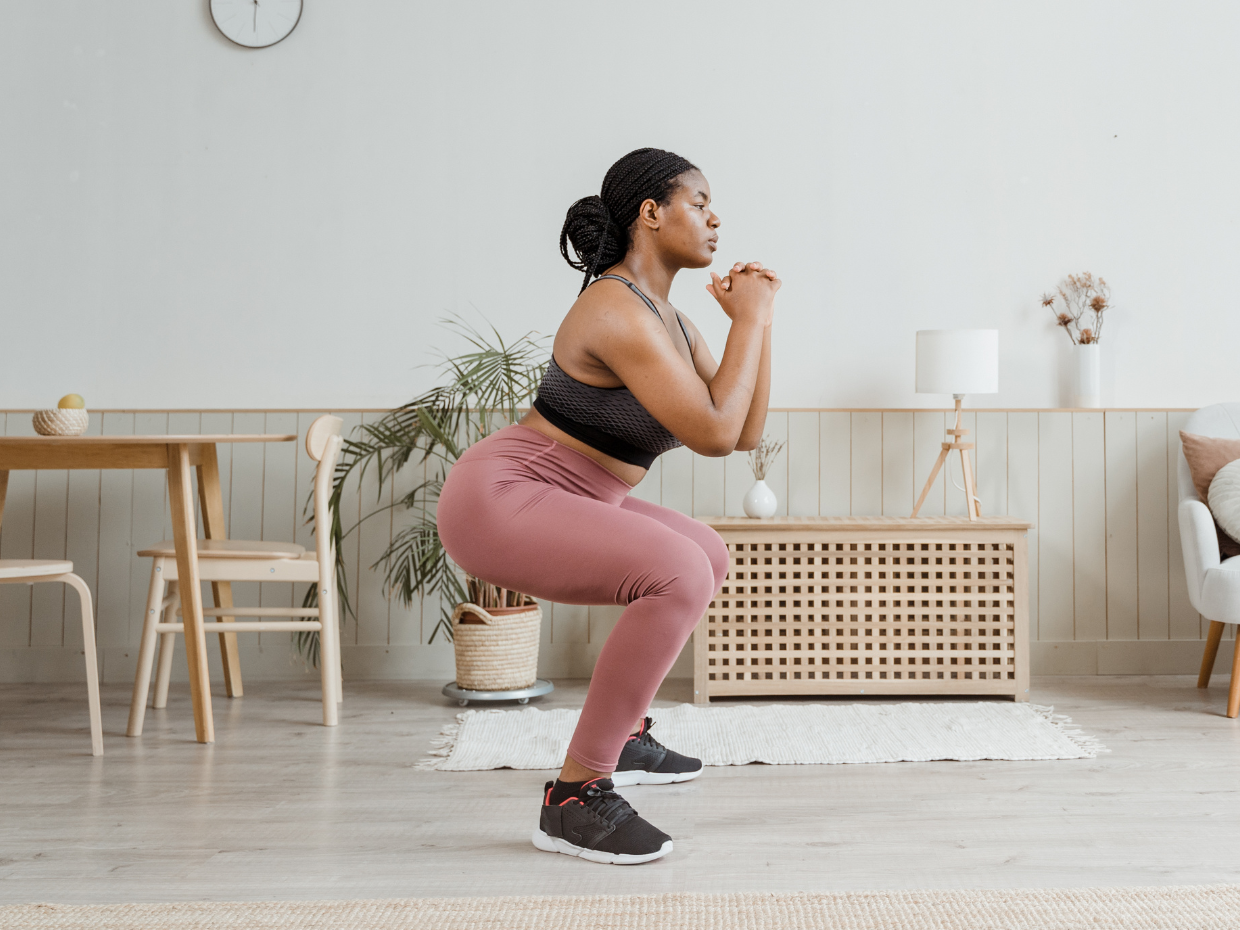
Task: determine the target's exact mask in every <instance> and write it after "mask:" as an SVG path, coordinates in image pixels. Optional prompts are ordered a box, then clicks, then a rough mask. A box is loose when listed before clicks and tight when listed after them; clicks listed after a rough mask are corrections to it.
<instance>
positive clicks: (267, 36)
mask: <svg viewBox="0 0 1240 930" xmlns="http://www.w3.org/2000/svg"><path fill="white" fill-rule="evenodd" d="M211 18H212V19H213V20H215V25H216V27H217V28H218V29H219V30H220V32H222V33H223V34H224V37H225V38H226V39H228V40H229V41H230V42H235V43H237V44H238V45H242V46H245V47H246V48H266V47H267V46H269V45H275V44H276V43H277V42H279V41H280V40H281V39H283V38H284V37H285V36H287V35H288V34H289V33H290V32H292V31H293V27H294V26H296V25H297V22H298V20H300V19H301V0H211Z"/></svg>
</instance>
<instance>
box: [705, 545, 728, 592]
mask: <svg viewBox="0 0 1240 930" xmlns="http://www.w3.org/2000/svg"><path fill="white" fill-rule="evenodd" d="M704 551H705V552H706V557H707V558H708V559H710V568H711V572H712V574H713V575H714V578H715V587H714V590H713V591H711V594H712V595H713V594H714V593H715V592H716V591H718V590H719V589H720V588H721V587H722V586H723V581H724V579H725V578H727V577H728V544H727V543H725V542H724V541H723V537H722V536H720V535H719V534H718V533H716V532H714V531H713V530H712V531H711V534H710V539H709V541H708V542H707V544H706V546H705V549H704Z"/></svg>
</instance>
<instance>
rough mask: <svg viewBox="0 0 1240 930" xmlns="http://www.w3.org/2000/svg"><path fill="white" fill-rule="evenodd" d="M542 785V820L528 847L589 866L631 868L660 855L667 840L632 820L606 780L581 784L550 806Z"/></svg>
mask: <svg viewBox="0 0 1240 930" xmlns="http://www.w3.org/2000/svg"><path fill="white" fill-rule="evenodd" d="M554 786H555V782H550V781H549V782H547V787H546V788H545V789H544V793H543V808H542V818H541V821H540V823H539V827H538V829H536V830H535V831H534V836H533V840H534V845H535V846H537V847H538V848H539V849H541V850H543V851H544V852H556V853H564V854H565V855H567V856H577V857H578V858H581V859H588V860H589V861H591V862H606V863H608V864H610V865H636V864H637V863H639V862H649V861H650V860H652V859H658V858H660V857H662V856H666V855H667V854H668V853H670V852H671V851H672V838H671V837H670V836H668V835H667V834H666V833H664V832H663V831H662V830H659V829H657V828H655V827H654V826H652V825H651V824H649V823H648V822H646V821H645V820H643V819H642V818H641V817H638V816H637V811H635V810H633V808H632V807H630V806H629V802H628V801H626V800H625V799H624V798H622V797H620V795H618V794H616V792H614V791H613V790H612V783H611V780H610V779H607V778H596V779H594V780H593V781H588V782H586V783H585V784H583V785H582V786H581V793H580V794H579V796H578V797H574V798H569V799H568V800H567V801H564V802H563V803H561V804H552V803H551V789H552V788H553V787H554Z"/></svg>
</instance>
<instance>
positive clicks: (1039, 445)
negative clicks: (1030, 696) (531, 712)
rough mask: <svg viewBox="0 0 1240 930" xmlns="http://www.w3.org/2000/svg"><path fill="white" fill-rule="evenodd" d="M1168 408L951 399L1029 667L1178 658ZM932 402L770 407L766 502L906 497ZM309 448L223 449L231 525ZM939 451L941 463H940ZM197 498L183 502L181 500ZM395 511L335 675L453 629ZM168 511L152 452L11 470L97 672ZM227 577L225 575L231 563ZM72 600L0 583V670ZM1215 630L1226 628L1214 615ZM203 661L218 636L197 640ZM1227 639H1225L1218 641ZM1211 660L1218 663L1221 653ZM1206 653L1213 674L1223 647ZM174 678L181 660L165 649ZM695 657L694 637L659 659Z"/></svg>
mask: <svg viewBox="0 0 1240 930" xmlns="http://www.w3.org/2000/svg"><path fill="white" fill-rule="evenodd" d="M328 412H334V413H337V414H338V415H340V416H341V417H343V418H344V421H345V424H344V434H345V435H346V436H347V435H348V434H349V432H350V431H351V430H352V429H353V428H355V427H356V426H358V425H360V424H361V423H363V422H370V421H373V420H376V419H378V418H379V416H381V412H379V411H358V410H352V411H348V410H346V411H321V410H313V411H310V410H306V411H298V410H279V411H111V410H105V411H91V414H90V427H89V429H88V434H92V435H127V434H129V435H132V434H150V433H174V434H186V433H297V434H298V435H302V436H304V435H305V432H306V429H307V428H308V427H309V425H310V423H311V422H313V420H314V419H315V418H316V417H317V416H319V415H320V414H322V413H328ZM1189 412H1190V411H1187V410H1118V409H1117V410H1105V411H1103V410H970V411H966V412H965V415H964V419H963V425H964V426H965V427H966V428H968V429H970V430H971V431H972V432H971V434H970V435H971V436H973V437H975V439H976V443H977V449H976V450H975V452H974V456H975V460H974V461H975V466H976V481H977V487H978V494H979V496H980V498H981V501H982V513H983V515H1005V516H1011V517H1015V518H1018V519H1021V520H1027V521H1029V522H1030V523H1032V524H1033V528H1032V529H1031V530H1030V531H1029V534H1028V547H1029V591H1028V593H1029V598H1028V604H1029V640H1030V642H1029V647H1030V648H1029V657H1030V665H1031V669H1032V672H1033V673H1034V674H1119V673H1134V674H1148V673H1182V674H1195V673H1196V670H1197V666H1198V665H1199V663H1200V661H1201V655H1202V649H1203V636H1204V631H1203V623H1202V621H1201V618H1200V616H1198V614H1197V612H1196V611H1194V610H1193V609H1192V607H1191V605H1190V604H1189V602H1188V597H1187V593H1186V589H1185V582H1184V569H1183V562H1182V560H1181V556H1180V543H1179V528H1178V523H1177V519H1176V503H1177V494H1176V489H1175V466H1176V460H1177V457H1178V456H1179V454H1180V452H1179V437H1178V432H1179V429H1180V427H1181V425H1182V424H1183V422H1184V421H1185V420H1186V419H1187V416H1188V414H1189ZM31 413H32V411H7V412H0V434H4V435H32V434H33V428H32V426H31ZM948 413H949V412H948V411H946V410H825V409H824V410H804V409H798V410H790V409H775V410H772V411H771V412H770V414H769V416H768V418H767V426H766V432H767V434H768V435H769V436H771V437H772V438H774V439H776V440H784V441H786V442H787V446H786V448H785V449H784V451H783V452H782V453H781V455H780V456H779V458H778V459H777V460H776V462H775V465H774V468H773V469H772V471H771V473H770V474H768V476H767V479H766V481H767V484H768V485H769V486H770V487H771V488H772V489H773V490H774V491H775V494H776V495H777V497H778V499H779V506H780V510H779V512H778V513H779V515H784V516H788V515H791V516H849V515H858V516H869V515H887V516H897V517H906V516H908V515H909V514H910V513H912V510H913V504H914V501H915V499H916V495H917V494H918V492H919V491H920V488H921V482H922V481H924V480H925V478H926V476H927V475H928V474H929V473H930V467H931V465H932V463H933V462H934V460H935V458H936V456H938V454H939V451H940V443H941V442H942V436H943V431H944V429H945V428H946V427H947V425H948V424H947V422H946V419H947V416H948ZM313 464H314V463H313V462H311V461H310V459H309V457H308V456H307V455H306V454H305V452H304V451H303V450H302V449H301V444H300V443H286V444H283V445H278V446H263V445H258V444H256V445H248V446H237V447H235V448H230V449H224V448H221V449H220V478H221V490H222V494H223V498H224V501H223V505H224V512H225V515H226V517H227V520H228V531H229V535H230V536H233V537H235V538H245V539H270V540H280V541H286V542H287V541H294V542H297V543H300V544H301V545H303V546H306V547H307V548H310V547H312V546H313V540H312V538H311V531H310V526H309V524H308V523H307V522H306V520H307V517H308V516H309V512H308V511H307V510H306V509H305V504H306V501H307V500H308V498H309V494H310V486H311V482H312V480H313V475H314V468H313ZM945 471H948V470H945ZM414 472H415V470H413V469H411V470H410V473H409V474H407V475H402V476H401V483H398V484H397V486H396V487H394V488H387V489H385V490H384V493H383V495H382V496H381V497H380V496H379V495H377V493H376V488H375V486H374V484H373V482H372V481H371V479H370V478H369V477H368V478H367V483H366V485H365V486H363V487H362V488H361V489H360V490H359V489H356V488H352V489H350V490H349V493H348V495H347V496H346V498H345V500H344V502H343V506H344V508H345V511H346V512H345V514H344V518H345V523H346V525H348V524H351V523H352V522H355V521H356V520H357V519H358V518H360V517H361V516H363V515H365V514H370V513H373V512H376V511H381V510H382V508H383V507H384V506H385V505H388V504H390V503H392V501H393V494H394V493H395V494H400V493H402V491H403V490H405V489H407V488H409V487H412V486H413V484H414V483H416V482H417V481H419V480H421V477H422V476H421V474H420V473H414ZM953 482H954V483H957V484H958V483H960V475H959V463H958V462H957V463H954V464H953V465H952V466H951V468H950V470H949V474H948V475H946V476H945V475H944V474H942V473H941V474H940V475H939V476H938V478H937V479H936V482H935V484H934V486H933V487H932V488H931V491H930V494H929V496H928V498H927V501H926V503H925V504H924V505H923V506H922V510H921V515H923V516H934V515H940V516H941V515H963V514H964V513H965V501H964V495H963V493H962V492H961V491H959V490H957V489H956V488H955V487H953V486H952V484H953ZM752 483H753V476H752V474H751V473H750V471H749V466H748V461H747V456H746V455H745V454H743V453H736V454H733V455H730V456H728V457H726V458H706V457H703V456H699V455H695V454H694V453H692V452H690V451H689V450H687V449H683V448H681V449H676V450H674V451H672V452H670V453H667V454H666V455H663V456H662V457H661V458H660V459H659V460H657V461H656V462H655V464H654V467H653V468H652V469H651V471H650V473H649V474H648V475H647V476H646V478H645V480H643V481H642V483H641V484H640V485H638V487H637V488H636V489H635V490H634V492H633V493H634V495H635V496H637V497H640V498H643V499H645V500H650V501H653V502H655V503H659V504H662V505H663V506H666V507H671V508H673V509H676V510H679V511H682V512H684V513H687V514H691V515H694V516H698V517H705V516H711V515H717V514H722V515H725V516H742V515H743V512H742V510H741V498H742V496H743V495H744V493H745V491H747V490H748V489H749V487H750V485H751V484H752ZM199 520H201V517H199ZM401 525H402V524H401V517H400V515H399V514H395V513H393V512H391V511H382V512H381V513H379V515H377V516H374V517H372V518H371V519H368V520H366V521H365V522H363V523H362V524H361V526H360V528H359V529H358V530H357V531H355V532H353V533H352V534H350V535H349V537H348V538H347V539H346V540H345V548H344V555H345V558H346V561H347V563H348V566H349V572H350V582H351V586H352V593H353V602H354V607H355V609H356V616H349V617H348V618H347V619H346V621H345V627H344V630H343V634H342V639H343V643H342V652H343V660H344V673H345V677H346V679H347V678H355V679H358V678H371V679H384V678H387V679H418V678H432V679H442V680H443V681H449V680H451V678H452V676H453V672H454V669H453V660H452V647H451V645H450V644H448V643H446V642H444V641H443V639H442V637H441V636H440V637H436V638H435V640H434V642H431V641H430V639H431V634H432V631H433V629H434V627H435V623H436V620H437V619H438V617H439V614H440V609H441V605H440V604H439V603H438V602H437V601H434V600H432V599H429V598H428V599H425V600H424V601H422V602H420V603H415V604H414V605H412V606H411V607H405V606H404V605H402V604H400V603H399V602H395V601H389V600H388V599H387V598H386V597H385V596H384V591H383V586H382V578H381V577H380V576H379V574H378V573H376V572H373V571H371V570H370V568H369V566H370V565H372V564H373V563H374V562H375V560H376V558H377V557H378V555H379V553H381V552H382V551H383V548H384V547H385V546H386V545H387V543H388V540H389V539H391V537H392V534H393V533H394V532H397V531H399V529H400V527H401ZM170 533H171V526H170V520H169V511H168V501H167V487H166V481H165V480H164V476H163V475H162V474H160V473H157V472H149V471H38V472H13V473H12V474H11V476H10V479H9V488H8V499H7V504H6V507H5V514H4V523H3V526H2V527H0V558H6V559H7V558H18V559H21V558H25V559H29V558H45V559H49V558H50V559H70V560H72V561H73V563H74V565H75V567H76V569H77V571H78V573H79V574H81V575H82V577H84V578H85V579H86V581H87V583H88V584H89V585H90V587H91V589H92V590H93V591H94V592H95V595H96V601H97V612H98V644H99V653H100V661H101V663H102V675H103V680H104V681H105V682H131V681H132V680H133V673H134V669H135V667H136V663H137V657H138V646H139V639H140V634H141V630H142V611H143V609H144V606H145V602H146V589H147V582H148V580H149V578H148V573H149V566H147V565H145V564H144V562H143V560H141V559H138V558H136V556H135V553H136V552H137V551H138V549H140V548H143V547H145V546H148V545H150V544H152V543H153V542H156V541H158V540H160V539H166V538H168V537H169V535H170ZM250 585H252V586H253V587H254V590H252V591H240V590H239V591H238V593H237V596H238V597H239V598H241V597H244V598H245V603H250V604H259V605H261V606H268V607H288V606H297V605H299V604H300V602H301V597H302V594H303V591H302V590H301V589H300V588H299V589H297V590H294V589H293V586H291V585H288V584H262V585H261V586H260V585H258V583H256V582H246V583H244V586H250ZM235 587H236V588H238V589H240V588H242V587H243V585H241V584H239V585H235ZM542 607H543V612H544V627H543V639H542V645H541V653H540V667H539V674H540V675H542V676H543V677H548V676H550V677H558V678H564V677H586V676H588V675H589V674H590V670H591V669H592V668H593V664H594V660H595V658H596V657H597V655H598V652H599V649H600V648H601V647H602V643H603V641H604V640H605V639H606V637H607V634H608V632H609V631H610V630H611V627H612V626H613V625H614V623H615V621H616V618H617V617H618V616H619V614H620V610H621V608H620V607H618V606H615V605H606V606H601V607H583V606H578V605H568V604H550V603H546V602H544V603H543V605H542ZM74 611H75V608H74V605H73V604H72V603H70V604H68V611H67V612H66V599H65V595H64V593H63V592H62V591H59V590H58V589H57V587H56V586H53V585H40V586H35V587H34V588H27V587H25V586H4V587H0V681H53V680H64V681H77V680H80V679H81V676H82V675H83V671H82V666H81V656H82V642H81V630H80V624H79V623H77V618H76V615H75V612H74ZM1228 635H1229V636H1230V635H1231V628H1230V627H1229V628H1228ZM208 652H209V664H210V666H211V673H212V676H213V678H214V679H215V680H216V681H219V680H221V676H222V669H221V667H220V663H219V654H218V650H216V649H215V648H214V647H212V648H210V649H209V650H208ZM1222 654H1223V655H1224V656H1226V655H1229V653H1228V651H1227V650H1226V649H1224V650H1222ZM241 661H242V666H243V669H244V672H245V675H246V676H247V677H249V678H250V679H251V680H256V681H257V680H260V679H263V678H267V679H274V678H297V677H306V678H307V679H311V678H313V677H314V676H315V675H316V673H315V672H314V670H313V669H308V668H307V667H306V663H305V662H303V661H302V660H301V659H300V658H299V657H298V656H297V655H296V654H295V653H294V652H293V651H292V649H291V647H290V641H289V636H288V634H283V633H271V634H267V633H263V634H259V635H257V636H255V637H249V638H247V641H245V642H243V643H242V644H241ZM1224 664H1225V663H1224ZM1219 668H1220V671H1221V672H1223V674H1224V675H1225V674H1226V671H1225V670H1224V668H1223V665H1222V664H1220V666H1219ZM174 670H175V672H176V677H175V678H174V680H178V679H179V680H183V679H184V675H185V672H184V662H183V660H181V659H178V660H177V662H176V664H175V665H174ZM692 673H693V658H692V648H691V647H689V648H687V649H686V651H685V653H684V654H682V655H681V657H680V659H679V660H678V662H677V664H676V666H675V667H674V668H673V671H672V674H673V675H674V676H677V677H689V676H691V675H692Z"/></svg>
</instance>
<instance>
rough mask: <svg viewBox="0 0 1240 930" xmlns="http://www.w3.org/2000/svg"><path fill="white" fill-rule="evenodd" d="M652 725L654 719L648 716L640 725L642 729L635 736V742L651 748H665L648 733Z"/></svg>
mask: <svg viewBox="0 0 1240 930" xmlns="http://www.w3.org/2000/svg"><path fill="white" fill-rule="evenodd" d="M653 726H654V721H653V720H651V719H650V718H649V717H647V718H646V722H645V723H644V724H643V725H642V731H641V733H639V734H638V735H637V737H636V739H637V742H638V743H639V744H640V745H642V746H649V747H650V748H651V749H667V747H666V746H664V745H663V744H662V743H660V742H659V741H658V740H657V739H655V738H654V737H653V736H651V735H650V728H651V727H653Z"/></svg>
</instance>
